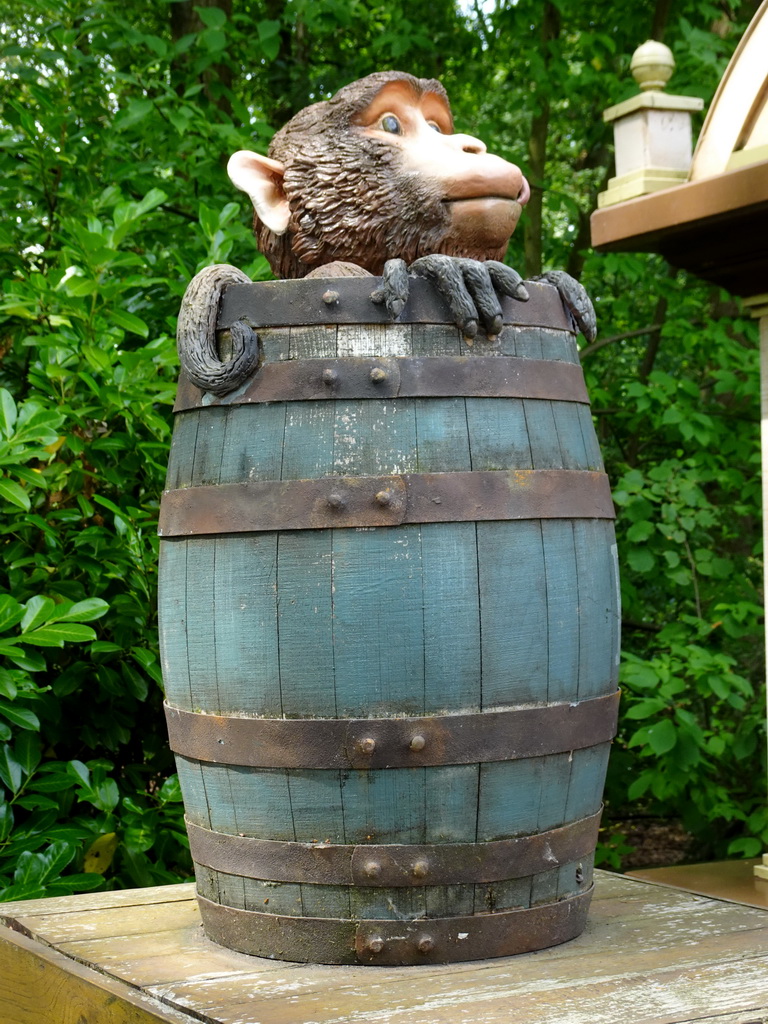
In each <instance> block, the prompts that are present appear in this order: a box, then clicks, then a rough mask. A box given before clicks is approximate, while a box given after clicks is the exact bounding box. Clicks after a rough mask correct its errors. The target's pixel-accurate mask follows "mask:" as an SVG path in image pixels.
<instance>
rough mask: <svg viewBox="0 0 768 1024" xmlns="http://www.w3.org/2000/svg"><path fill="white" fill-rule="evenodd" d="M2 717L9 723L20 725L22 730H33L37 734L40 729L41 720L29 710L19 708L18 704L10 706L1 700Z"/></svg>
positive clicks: (0, 712) (0, 711)
mask: <svg viewBox="0 0 768 1024" xmlns="http://www.w3.org/2000/svg"><path fill="white" fill-rule="evenodd" d="M0 715H2V716H3V717H4V718H7V719H8V721H9V722H13V724H14V725H18V726H19V728H21V729H33V730H34V731H35V732H37V731H38V730H39V729H40V719H39V718H38V717H37V715H36V714H35V713H34V711H30V710H29V708H23V707H19V705H17V704H8V703H6V701H4V700H0Z"/></svg>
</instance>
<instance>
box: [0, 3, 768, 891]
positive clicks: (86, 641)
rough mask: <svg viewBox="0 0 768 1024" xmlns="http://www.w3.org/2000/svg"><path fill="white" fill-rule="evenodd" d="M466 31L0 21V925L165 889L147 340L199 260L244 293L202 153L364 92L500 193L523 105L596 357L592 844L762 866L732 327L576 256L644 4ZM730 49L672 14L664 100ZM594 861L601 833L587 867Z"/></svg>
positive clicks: (262, 19)
mask: <svg viewBox="0 0 768 1024" xmlns="http://www.w3.org/2000/svg"><path fill="white" fill-rule="evenodd" d="M489 7H490V5H487V4H483V5H475V7H474V9H473V11H472V12H471V13H467V11H468V8H469V5H466V4H464V5H457V4H455V3H454V2H453V0H431V2H430V3H429V4H426V3H419V2H415V0H410V2H409V3H407V4H406V3H405V2H403V0H387V2H386V3H384V2H380V0H263V2H255V0H241V2H239V3H238V4H235V5H234V7H233V10H232V13H231V14H228V13H227V7H226V5H225V4H223V3H222V5H221V6H215V5H212V6H205V7H199V8H195V7H194V5H193V4H189V3H186V2H184V0H183V2H174V3H168V2H162V3H158V4H154V5H147V4H136V3H133V2H132V0H127V2H126V3H125V4H122V5H116V4H114V3H111V2H108V0H93V2H90V3H86V2H85V0H63V2H61V0H59V2H56V3H54V0H18V2H17V3H14V4H13V5H9V4H2V3H0V9H2V20H3V25H4V29H5V32H4V41H3V44H2V49H1V50H0V54H1V55H2V58H3V61H2V65H1V66H0V68H1V69H0V110H1V111H2V113H0V197H1V201H2V208H3V211H4V213H5V216H4V217H3V219H2V222H0V278H2V295H1V297H0V355H2V361H1V362H0V511H1V512H2V514H3V518H2V525H0V532H1V536H2V552H3V559H2V568H1V569H0V899H14V898H20V897H31V896H38V895H43V894H57V893H63V892H73V891H82V890H85V889H91V888H94V887H97V886H106V887H113V886H126V885H145V884H152V883H159V882H165V881H172V880H177V879H179V878H183V877H185V876H186V875H187V874H188V873H189V870H190V862H189V855H188V850H187V843H186V838H185V836H184V833H183V828H182V812H181V804H180V796H179V789H178V783H177V781H176V779H175V776H174V775H173V774H172V772H173V763H172V759H171V756H170V754H169V752H168V746H167V740H166V736H165V729H164V724H163V716H162V710H161V702H162V691H161V685H162V684H161V673H160V669H159V664H158V647H157V624H156V621H155V590H156V556H157V550H156V536H155V531H156V517H157V510H158V505H159V496H160V492H161V490H162V486H163V477H164V469H165V463H166V458H167V449H168V444H169V439H170V426H169V424H170V410H171V404H172V401H173V395H174V391H175V378H176V372H177V361H176V354H175V349H174V342H173V334H174V329H175V313H176V310H177V308H178V303H179V300H180V297H181V295H182V294H183V290H184V288H185V287H186V284H187V282H188V281H189V279H190V278H191V277H192V276H193V274H194V273H195V272H196V271H197V270H198V269H199V268H200V267H202V266H205V265H207V264H209V263H212V262H231V263H235V264H236V265H238V266H240V267H242V268H243V269H244V270H245V271H246V272H247V273H249V274H250V275H251V276H252V277H254V278H263V277H265V276H267V274H268V270H267V266H266V262H265V260H264V259H263V258H262V257H261V256H259V255H258V254H257V253H256V252H255V249H254V246H253V241H252V238H251V232H250V224H249V221H250V213H249V212H248V211H247V202H246V200H245V199H244V198H243V197H242V196H240V195H239V194H233V190H232V188H231V186H230V185H229V182H228V181H227V179H226V175H225V173H224V170H223V165H224V162H225V159H226V156H227V154H228V153H230V152H233V151H234V150H236V149H240V148H256V149H259V150H261V151H265V149H266V146H267V144H268V141H269V138H270V136H271V134H272V131H273V129H274V128H276V127H278V126H279V125H280V124H281V123H282V122H283V121H284V120H285V119H286V118H287V117H288V116H290V115H291V114H292V113H293V112H294V111H295V110H296V109H298V108H299V107H300V106H303V105H304V104H306V103H307V102H310V101H312V100H313V99H315V98H320V97H322V96H325V95H328V94H329V93H330V92H332V91H333V90H335V89H336V88H338V87H339V86H341V85H343V84H345V83H346V82H348V81H351V80H352V79H354V78H357V77H360V76H361V75H364V74H367V73H369V72H370V71H373V70H376V69H377V68H381V67H402V68H404V69H405V70H410V71H413V72H414V73H416V74H422V75H427V76H437V77H441V78H442V79H443V81H444V82H445V83H446V85H447V87H448V89H449V92H450V94H451V96H452V98H453V99H454V108H455V114H456V120H457V125H458V127H459V128H460V130H465V131H472V132H474V133H476V134H478V135H480V136H481V137H482V138H484V139H485V140H486V141H487V142H488V143H489V144H490V145H492V148H493V149H494V150H495V151H497V152H501V153H502V154H503V155H505V156H507V157H509V158H511V159H515V160H516V161H517V162H519V163H521V164H522V165H523V167H524V170H527V161H528V159H529V154H528V150H527V139H528V137H529V135H530V132H531V125H532V123H533V119H534V118H535V117H536V116H537V115H541V112H542V111H543V110H544V109H545V108H547V106H548V109H549V120H548V123H547V146H548V159H547V165H546V166H547V170H546V175H545V180H543V181H535V182H534V185H535V186H537V187H539V188H541V189H543V194H544V232H543V239H542V241H543V255H544V262H545V264H546V265H547V266H548V267H558V268H567V269H569V270H570V271H571V272H572V273H574V274H576V275H577V276H581V277H582V279H583V281H584V283H585V285H586V287H587V288H588V290H589V291H590V294H592V295H593V297H594V298H595V301H596V305H597V308H598V315H599V319H600V327H601V340H602V341H606V340H608V339H611V338H615V339H617V340H615V341H613V342H612V343H609V344H604V345H603V347H600V348H595V349H593V350H587V351H585V353H584V366H585V370H586V371H587V376H588V382H589V386H590V390H591V394H592V398H593V403H594V409H595V413H596V416H597V422H598V426H599V430H600V434H601V441H602V445H603V449H604V452H605V456H606V461H607V465H608V470H609V472H610V474H611V477H612V480H613V481H614V483H615V485H616V503H617V507H618V510H619V521H618V532H619V544H620V553H621V559H622V581H623V597H624V606H625V624H624V637H625V641H624V646H625V654H624V663H623V666H622V686H623V688H624V693H625V696H624V704H623V708H624V710H623V714H622V721H621V726H620V735H619V740H618V741H617V744H616V746H615V751H614V758H613V761H612V766H611V771H610V775H609V780H608V789H607V798H608V805H609V814H610V816H611V817H613V818H615V819H620V818H621V817H626V816H630V815H631V814H632V813H634V812H635V811H636V810H638V809H639V810H640V811H642V812H650V813H654V814H658V815H662V816H669V817H682V818H683V820H684V822H685V824H686V826H687V827H688V828H689V829H690V830H691V831H692V832H694V833H695V834H696V836H697V838H698V841H699V850H700V852H701V854H702V855H707V854H709V853H712V854H719V853H722V852H726V851H727V850H730V852H731V853H741V854H745V855H749V854H750V853H753V852H757V850H758V849H759V848H761V847H762V845H763V844H764V843H766V842H767V841H768V822H767V821H766V813H765V801H764V780H765V765H764V754H763V752H764V747H765V744H764V739H763V735H762V733H763V730H764V717H763V706H764V701H763V698H762V696H761V692H760V691H761V687H762V685H763V683H762V679H763V664H762V640H761V630H762V623H761V616H762V591H761V587H762V582H761V559H762V552H761V549H760V545H759V538H758V522H759V507H760V506H759V449H758V441H759V437H758V433H759V432H758V373H757V361H756V360H757V357H756V345H755V337H756V335H755V328H754V324H752V323H750V322H748V321H747V320H746V319H745V318H743V317H742V316H741V315H740V314H739V311H738V309H737V308H736V307H735V306H733V305H732V304H729V303H727V301H726V299H725V298H724V297H722V296H720V295H719V294H716V293H714V292H713V291H712V290H711V289H707V288H705V287H703V286H701V285H698V284H696V283H695V282H693V281H690V280H688V279H687V278H686V276H685V275H684V274H682V273H680V274H671V273H670V271H669V269H668V268H667V267H665V266H664V265H663V263H662V262H661V261H660V260H659V259H657V258H656V257H646V256H633V255H611V256H601V255H595V254H592V253H590V252H589V250H588V239H589V234H588V217H589V213H590V212H591V210H592V209H593V208H594V205H595V201H596V198H595V197H596V194H597V192H598V191H599V190H600V189H601V188H602V187H604V182H605V180H606V178H607V176H608V174H609V173H611V170H612V168H611V156H610V151H609V147H608V141H609V135H608V129H607V128H606V126H605V125H604V124H603V122H602V120H601V112H602V110H603V108H604V107H605V106H607V105H608V104H609V103H611V102H616V101H618V100H620V99H622V98H625V97H626V96H627V95H629V94H631V92H632V91H633V85H632V83H631V80H630V79H629V78H628V76H627V69H628V63H629V57H630V55H631V53H632V51H633V50H634V48H635V47H636V45H637V44H638V43H639V42H641V41H642V40H643V39H645V38H647V36H648V35H649V34H650V26H651V19H652V17H653V14H654V5H653V4H652V3H651V2H650V0H643V2H642V3H638V4H634V5H630V6H629V7H627V6H626V5H624V6H623V7H622V8H621V9H620V10H619V9H618V8H616V9H615V10H614V8H615V7H616V5H613V6H612V5H610V4H609V5H608V6H607V7H606V6H605V5H601V6H600V7H595V6H594V5H593V6H592V7H590V6H589V5H586V6H585V5H583V4H578V5H577V4H573V3H566V2H558V4H557V9H558V11H559V31H558V33H557V34H556V37H555V38H553V39H550V40H544V39H543V38H542V37H541V34H540V32H539V31H538V26H539V25H540V23H541V14H542V5H541V4H537V3H534V2H533V0H498V2H497V3H496V4H495V5H494V6H493V9H489ZM531 26H535V27H536V30H535V31H533V32H532V31H531V28H530V27H531ZM743 27H744V23H743V22H736V21H729V20H728V18H727V17H725V16H724V15H723V14H722V10H721V8H719V7H715V6H714V5H712V4H710V3H704V2H700V0H684V2H682V3H681V4H678V5H676V7H675V16H674V20H672V21H670V23H669V25H668V26H667V29H668V31H667V37H666V41H667V42H668V43H669V44H670V45H671V46H672V47H673V48H674V50H675V54H676V57H677V60H678V70H677V72H676V75H675V78H674V79H673V81H672V83H671V88H674V89H675V90H676V91H681V92H686V93H690V94H694V95H701V96H703V97H704V98H705V99H706V100H709V98H710V97H711V95H712V93H713V91H714V88H715V86H716V84H717V80H718V78H719V76H720V74H721V73H722V70H723V68H724V66H725V62H726V61H727V59H728V56H729V54H730V53H731V52H732V51H733V48H734V46H735V43H736V41H737V39H738V37H739V35H740V33H741V31H742V29H743ZM509 258H510V261H511V262H513V263H515V264H518V265H522V239H521V237H520V238H519V237H517V236H516V238H515V239H513V245H512V247H511V250H510V257H509ZM649 328H650V329H651V330H650V333H647V334H645V335H640V334H638V333H637V332H638V331H640V330H643V329H646V330H647V329H649ZM657 342H658V345H657V344H656V343H657ZM626 852H627V844H626V842H625V841H624V839H623V837H622V835H621V833H620V832H615V833H614V834H612V835H611V834H608V835H607V836H606V840H605V842H604V844H603V846H602V854H601V856H602V857H603V862H604V863H607V864H609V865H611V866H613V867H618V866H619V865H620V863H621V860H622V857H623V856H625V854H626Z"/></svg>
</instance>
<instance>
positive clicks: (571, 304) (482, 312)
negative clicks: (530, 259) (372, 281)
mask: <svg viewBox="0 0 768 1024" xmlns="http://www.w3.org/2000/svg"><path fill="white" fill-rule="evenodd" d="M409 273H412V274H415V275H416V276H418V277H424V278H426V279H427V280H429V281H432V283H433V284H434V285H435V287H436V288H437V289H438V291H439V292H440V294H441V295H442V296H443V298H444V299H445V301H446V302H447V303H448V306H449V308H450V310H451V314H452V316H453V318H454V320H455V322H456V324H457V326H458V327H459V328H460V330H461V331H462V332H463V334H464V336H465V337H466V338H474V337H475V335H476V333H477V327H478V323H479V322H482V324H483V326H484V327H485V329H486V332H487V334H488V337H489V338H490V339H493V338H495V336H496V335H497V334H498V333H499V331H500V330H501V327H502V315H501V305H500V303H499V298H498V296H499V295H509V296H511V297H512V298H513V299H517V300H518V301H522V302H525V301H526V300H527V299H528V292H527V291H526V289H525V286H524V284H523V283H522V280H521V278H520V275H519V274H518V273H517V272H516V271H514V270H513V269H512V268H511V267H508V266H506V265H505V264H504V263H497V262H496V261H495V260H486V261H484V262H479V261H477V260H469V259H461V258H458V257H454V256H438V255H435V256H422V257H421V258H420V259H418V260H416V261H415V262H413V263H412V264H411V265H410V267H406V265H405V263H404V262H403V260H389V261H388V262H387V263H386V264H385V265H384V272H383V275H382V286H381V288H380V289H379V290H378V291H376V292H374V294H373V295H372V296H371V297H372V298H373V300H374V302H383V303H384V304H385V305H386V307H387V310H388V312H389V314H390V316H391V317H393V318H396V317H398V316H399V315H400V313H401V312H402V311H403V307H404V306H405V304H406V302H407V301H408V290H409V289H408V274H409ZM534 280H535V281H544V282H545V283H546V284H551V285H552V286H553V287H554V288H556V289H557V292H558V294H559V296H560V299H561V301H562V303H563V305H564V306H565V308H566V310H567V312H568V314H569V316H570V317H571V320H572V322H573V325H574V327H575V329H577V330H579V331H581V333H582V334H583V335H584V337H585V338H586V339H587V341H594V340H595V337H596V335H597V320H596V317H595V309H594V306H593V305H592V302H591V300H590V298H589V296H588V295H587V293H586V291H585V290H584V288H583V286H582V285H581V284H579V282H578V281H577V280H576V279H575V278H573V277H571V276H570V274H566V273H565V271H562V270H550V271H548V272H547V273H546V274H541V275H540V276H539V277H536V278H534Z"/></svg>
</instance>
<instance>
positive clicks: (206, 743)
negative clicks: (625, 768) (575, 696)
mask: <svg viewBox="0 0 768 1024" xmlns="http://www.w3.org/2000/svg"><path fill="white" fill-rule="evenodd" d="M618 708H619V692H618V691H616V692H615V693H611V694H608V695H607V696H605V697H592V698H590V699H589V700H582V701H579V702H578V703H573V704H550V705H548V706H541V707H521V708H515V709H513V710H510V711H488V712H485V713H481V714H474V715H439V716H435V717H428V718H426V717H425V718H368V719H338V718H234V717H224V716H220V715H205V714H199V713H197V712H193V711H182V710H180V709H179V708H174V707H171V706H170V705H168V704H166V705H165V717H166V721H167V725H168V734H169V738H170V744H171V749H172V750H173V751H175V753H177V754H182V755H183V756H184V757H189V758H193V759H195V760H197V761H206V762H210V763H212V764H231V765H242V766H250V767H254V768H322V769H329V770H337V771H338V770H349V769H366V768H414V767H424V766H431V765H447V764H479V763H481V762H484V761H513V760H517V759H519V758H526V757H542V756H543V755H545V754H559V753H563V752H566V751H571V750H581V749H583V748H584V747H592V746H595V745H596V744H598V743H607V742H608V741H609V740H611V739H613V737H614V736H615V734H616V721H617V717H618Z"/></svg>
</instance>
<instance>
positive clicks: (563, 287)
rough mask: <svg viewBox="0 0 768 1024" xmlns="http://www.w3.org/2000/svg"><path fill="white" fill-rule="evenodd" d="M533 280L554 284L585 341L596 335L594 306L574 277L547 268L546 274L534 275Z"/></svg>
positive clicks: (591, 339)
mask: <svg viewBox="0 0 768 1024" xmlns="http://www.w3.org/2000/svg"><path fill="white" fill-rule="evenodd" d="M533 280H534V281H545V282H546V283H547V284H551V285H554V287H555V288H557V291H558V294H559V296H560V298H561V299H562V302H563V305H564V306H565V308H566V309H567V310H568V313H569V314H570V317H571V319H572V320H573V323H574V326H575V327H576V328H577V329H578V330H580V331H581V333H582V334H583V335H584V337H585V338H586V339H587V341H594V340H595V338H596V337H597V317H596V316H595V307H594V306H593V305H592V300H591V299H590V297H589V296H588V295H587V293H586V291H585V290H584V287H583V286H582V285H581V284H579V282H578V281H577V280H576V278H574V277H571V275H570V274H566V273H565V271H564V270H549V271H547V273H546V274H541V275H540V276H539V277H534V278H533Z"/></svg>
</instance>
